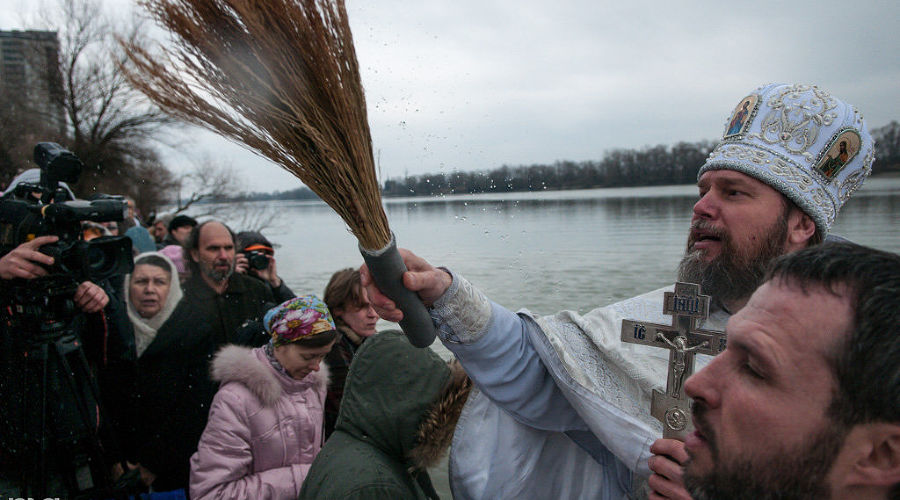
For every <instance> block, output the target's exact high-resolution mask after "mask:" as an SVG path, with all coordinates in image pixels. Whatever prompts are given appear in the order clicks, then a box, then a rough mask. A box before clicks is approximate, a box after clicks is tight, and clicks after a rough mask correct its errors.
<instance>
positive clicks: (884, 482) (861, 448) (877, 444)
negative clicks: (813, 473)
mask: <svg viewBox="0 0 900 500" xmlns="http://www.w3.org/2000/svg"><path fill="white" fill-rule="evenodd" d="M848 447H849V448H850V450H851V452H853V454H854V456H852V457H848V458H850V459H851V460H852V463H851V464H850V467H849V470H847V476H846V479H845V481H844V483H845V484H847V485H853V486H864V487H884V488H886V489H887V490H889V489H890V488H891V487H893V486H894V485H897V484H900V425H898V424H891V423H877V424H866V425H861V426H857V427H855V428H854V429H853V430H851V431H850V434H848V435H847V440H846V441H845V448H848Z"/></svg>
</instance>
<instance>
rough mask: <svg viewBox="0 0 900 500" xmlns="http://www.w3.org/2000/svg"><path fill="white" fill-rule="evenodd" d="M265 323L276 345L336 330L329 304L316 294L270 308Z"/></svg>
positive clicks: (264, 319) (296, 298)
mask: <svg viewBox="0 0 900 500" xmlns="http://www.w3.org/2000/svg"><path fill="white" fill-rule="evenodd" d="M263 324H264V325H265V327H266V332H268V333H269V335H271V336H272V344H273V345H275V346H276V347H277V346H280V345H284V344H288V343H291V342H295V341H297V340H301V339H304V338H307V337H311V336H313V335H318V334H320V333H324V332H330V331H332V330H335V326H334V320H333V319H332V318H331V313H330V312H328V306H326V305H325V303H324V302H322V300H321V299H319V298H318V297H316V296H315V295H303V296H300V297H295V298H293V299H290V300H288V301H285V302H283V303H282V304H281V305H279V306H276V307H273V308H272V309H269V312H267V313H266V316H265V318H263Z"/></svg>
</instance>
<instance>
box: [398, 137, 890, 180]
mask: <svg viewBox="0 0 900 500" xmlns="http://www.w3.org/2000/svg"><path fill="white" fill-rule="evenodd" d="M871 133H872V136H873V138H874V139H875V150H876V151H875V157H876V163H875V173H876V174H882V173H886V172H900V123H898V122H896V121H892V122H891V123H889V124H887V125H885V126H883V127H880V128H876V129H873V130H872V131H871ZM715 145H716V142H714V141H699V142H679V143H678V144H675V145H674V146H666V145H662V144H660V145H656V146H646V147H644V148H641V149H614V150H612V151H609V152H607V153H606V154H605V155H604V156H603V159H601V160H599V161H595V160H588V161H582V162H574V161H557V162H555V163H553V164H552V165H527V166H525V165H520V166H508V165H504V166H502V167H500V168H496V169H494V170H488V171H475V172H459V171H454V172H451V173H437V174H423V175H413V176H406V177H397V178H392V179H388V180H387V181H385V183H384V190H383V193H384V196H388V197H389V196H433V195H441V194H459V193H502V192H517V191H543V190H563V189H588V188H600V187H625V186H659V185H668V184H693V183H695V182H697V172H698V171H699V169H700V167H701V166H702V165H703V163H704V161H705V160H706V157H707V156H709V153H710V152H711V151H712V149H713V148H714V147H715Z"/></svg>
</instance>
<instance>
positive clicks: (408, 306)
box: [359, 232, 437, 347]
mask: <svg viewBox="0 0 900 500" xmlns="http://www.w3.org/2000/svg"><path fill="white" fill-rule="evenodd" d="M359 252H360V253H361V254H362V256H363V260H364V261H365V262H366V266H367V267H368V268H369V273H370V274H371V275H372V279H373V280H374V281H375V285H376V286H377V287H378V289H379V290H381V292H382V293H384V294H385V295H386V296H387V297H388V298H389V299H391V300H393V301H394V303H396V304H397V307H398V308H399V309H400V310H401V311H403V319H401V320H400V328H402V329H403V332H404V333H406V336H407V337H408V338H409V342H410V343H411V344H412V345H414V346H416V347H428V346H430V345H431V343H432V342H434V337H435V335H436V334H437V332H436V330H435V328H434V323H433V322H432V320H431V315H430V314H428V310H427V309H426V308H425V304H423V303H422V300H421V299H420V298H419V296H418V295H416V293H415V292H413V291H411V290H409V289H407V288H406V287H405V286H403V273H405V272H406V271H407V269H406V264H404V263H403V258H402V257H401V256H400V252H398V251H397V237H396V236H395V235H394V233H393V232H392V233H391V241H390V243H388V244H387V245H386V246H385V247H384V248H381V249H379V250H374V251H371V250H366V249H365V248H363V247H359Z"/></svg>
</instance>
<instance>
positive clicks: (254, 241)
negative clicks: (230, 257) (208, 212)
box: [234, 231, 274, 252]
mask: <svg viewBox="0 0 900 500" xmlns="http://www.w3.org/2000/svg"><path fill="white" fill-rule="evenodd" d="M234 239H235V240H236V241H237V248H238V251H241V252H243V251H244V250H247V248H248V247H252V246H256V245H261V246H264V247H268V248H269V249H272V248H274V245H273V244H272V242H271V241H269V239H268V238H266V237H265V236H263V235H262V233H260V232H259V231H241V232H239V233H238V234H236V235H234Z"/></svg>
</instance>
